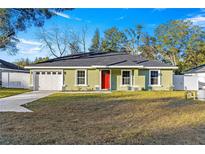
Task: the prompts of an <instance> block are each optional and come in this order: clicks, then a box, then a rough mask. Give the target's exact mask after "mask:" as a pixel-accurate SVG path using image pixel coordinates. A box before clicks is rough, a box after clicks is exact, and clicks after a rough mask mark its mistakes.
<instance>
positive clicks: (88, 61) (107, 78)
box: [25, 52, 177, 91]
mask: <svg viewBox="0 0 205 154" xmlns="http://www.w3.org/2000/svg"><path fill="white" fill-rule="evenodd" d="M25 68H28V69H30V74H31V85H32V87H33V90H65V91H75V90H77V91H78V90H171V89H172V88H173V81H172V80H173V70H174V69H177V67H176V66H172V65H169V64H165V63H162V62H160V61H155V60H146V59H144V58H142V57H141V56H136V55H130V54H127V53H125V52H90V53H83V54H76V55H69V56H64V57H60V58H55V59H51V60H48V61H45V62H41V63H38V64H33V65H30V66H27V67H25Z"/></svg>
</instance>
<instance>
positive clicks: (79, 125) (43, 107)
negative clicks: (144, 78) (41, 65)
mask: <svg viewBox="0 0 205 154" xmlns="http://www.w3.org/2000/svg"><path fill="white" fill-rule="evenodd" d="M26 107H28V108H29V109H31V110H33V111H34V112H32V113H0V123H1V127H0V144H205V103H204V102H198V101H192V100H190V101H185V100H184V92H143V91H141V92H113V93H111V94H66V93H57V94H54V95H51V96H49V97H46V98H43V99H41V100H38V101H35V102H33V103H30V104H28V105H26Z"/></svg>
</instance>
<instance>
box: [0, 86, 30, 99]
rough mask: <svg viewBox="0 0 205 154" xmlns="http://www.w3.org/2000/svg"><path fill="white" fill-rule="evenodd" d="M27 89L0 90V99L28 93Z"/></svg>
mask: <svg viewBox="0 0 205 154" xmlns="http://www.w3.org/2000/svg"><path fill="white" fill-rule="evenodd" d="M28 91H30V90H28V89H16V88H0V98H3V97H8V96H13V95H17V94H21V93H25V92H28Z"/></svg>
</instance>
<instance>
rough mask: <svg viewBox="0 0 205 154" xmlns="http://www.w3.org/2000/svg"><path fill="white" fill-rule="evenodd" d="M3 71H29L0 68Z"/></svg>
mask: <svg viewBox="0 0 205 154" xmlns="http://www.w3.org/2000/svg"><path fill="white" fill-rule="evenodd" d="M0 70H2V71H11V72H27V70H18V69H9V68H0Z"/></svg>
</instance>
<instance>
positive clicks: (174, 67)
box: [143, 66, 178, 69]
mask: <svg viewBox="0 0 205 154" xmlns="http://www.w3.org/2000/svg"><path fill="white" fill-rule="evenodd" d="M143 68H145V69H178V67H177V66H173V67H154V66H153V67H143Z"/></svg>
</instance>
